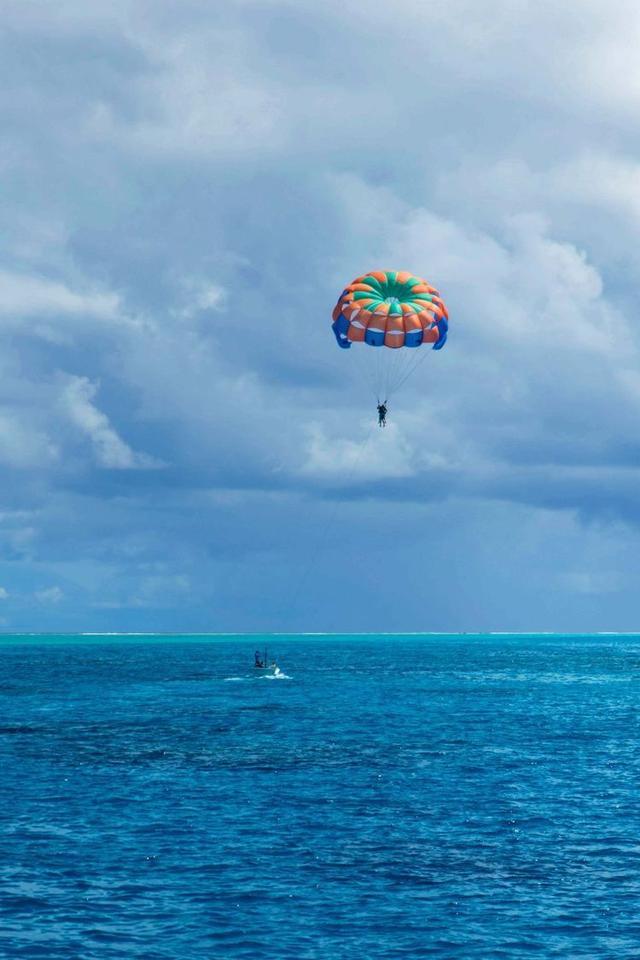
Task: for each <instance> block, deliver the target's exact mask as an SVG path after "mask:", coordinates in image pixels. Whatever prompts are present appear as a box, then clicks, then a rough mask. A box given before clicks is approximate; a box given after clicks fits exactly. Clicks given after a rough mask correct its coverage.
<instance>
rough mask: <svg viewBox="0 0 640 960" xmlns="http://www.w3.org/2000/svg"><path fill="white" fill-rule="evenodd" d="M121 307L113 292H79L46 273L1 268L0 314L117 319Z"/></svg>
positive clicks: (7, 315) (10, 316)
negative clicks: (35, 273) (45, 274)
mask: <svg viewBox="0 0 640 960" xmlns="http://www.w3.org/2000/svg"><path fill="white" fill-rule="evenodd" d="M119 309H120V301H119V298H118V297H117V296H116V295H115V294H113V293H102V292H97V291H90V292H83V293H78V292H76V291H75V290H72V289H71V288H70V287H68V286H67V285H66V284H64V283H61V282H59V281H56V280H49V279H47V278H46V277H39V276H34V275H31V274H26V273H24V274H23V273H15V272H11V271H7V270H0V317H9V318H17V317H33V316H44V317H54V316H56V315H59V314H61V315H63V316H86V317H94V318H95V319H98V320H114V319H116V318H117V317H118V314H119Z"/></svg>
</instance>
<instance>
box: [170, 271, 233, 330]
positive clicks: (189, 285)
mask: <svg viewBox="0 0 640 960" xmlns="http://www.w3.org/2000/svg"><path fill="white" fill-rule="evenodd" d="M181 287H182V300H183V303H182V306H181V307H179V308H178V309H177V310H175V311H174V312H175V314H176V315H177V316H179V317H182V318H183V319H185V320H189V319H191V317H194V316H196V315H197V314H200V313H206V312H208V311H220V310H222V309H223V307H224V304H225V301H226V297H227V291H226V290H225V288H224V287H221V286H220V285H219V284H217V283H212V282H211V281H209V280H206V279H203V278H196V277H188V278H185V279H184V280H183V281H182V283H181Z"/></svg>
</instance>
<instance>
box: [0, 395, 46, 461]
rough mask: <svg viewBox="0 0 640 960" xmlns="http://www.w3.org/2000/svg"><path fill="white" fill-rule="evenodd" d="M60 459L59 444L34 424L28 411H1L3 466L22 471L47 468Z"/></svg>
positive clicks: (0, 428) (0, 431)
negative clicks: (27, 413)
mask: <svg viewBox="0 0 640 960" xmlns="http://www.w3.org/2000/svg"><path fill="white" fill-rule="evenodd" d="M59 457H60V450H59V447H58V446H57V444H54V443H53V442H52V441H51V440H50V439H49V437H48V436H47V435H46V433H45V432H43V431H42V430H40V429H38V428H37V427H36V426H34V425H33V424H32V423H30V422H29V421H28V419H27V415H26V413H25V412H23V411H21V410H19V409H17V408H15V407H13V408H10V412H9V413H3V412H0V463H4V464H5V465H6V466H11V467H17V468H19V469H25V468H29V467H47V466H50V465H51V464H54V463H56V462H57V461H58V460H59Z"/></svg>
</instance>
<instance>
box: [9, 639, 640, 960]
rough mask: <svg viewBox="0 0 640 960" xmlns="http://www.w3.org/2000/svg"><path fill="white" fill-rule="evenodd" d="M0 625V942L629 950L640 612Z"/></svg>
mask: <svg viewBox="0 0 640 960" xmlns="http://www.w3.org/2000/svg"><path fill="white" fill-rule="evenodd" d="M267 642H268V646H269V649H270V651H271V652H272V653H273V654H275V655H276V656H277V659H278V661H279V663H280V666H281V667H282V669H283V671H284V672H285V674H286V675H287V677H286V678H283V679H278V680H272V679H266V678H263V677H257V676H255V675H254V674H255V671H254V670H253V669H252V667H251V664H252V662H253V651H254V650H255V649H256V647H262V646H263V645H264V639H262V638H261V639H259V640H257V639H256V638H252V637H242V636H236V637H226V638H205V637H199V638H174V637H164V638H161V639H158V638H152V637H133V638H127V640H126V641H124V642H121V641H119V640H118V639H117V638H113V637H86V638H60V637H49V638H45V637H28V638H9V637H6V638H4V640H0V658H1V659H0V663H1V667H2V679H1V682H0V752H1V755H0V764H1V769H2V771H3V772H2V777H1V778H0V809H1V850H2V856H1V858H0V881H1V887H2V898H1V908H0V909H1V910H2V923H1V924H0V955H1V956H2V957H6V958H14V957H15V958H17V957H21V958H24V957H28V958H39V957H42V958H47V960H48V958H52V960H53V958H64V960H69V958H74V960H75V958H82V960H84V958H87V960H89V958H103V957H104V958H107V957H108V958H112V957H113V958H116V957H122V958H125V957H126V958H148V960H153V958H157V960H161V958H163V960H164V958H174V957H175V958H194V960H195V958H205V957H207V958H209V957H225V958H274V960H275V958H296V960H302V958H323V960H324V958H354V960H355V958H385V960H387V958H414V957H415V958H418V957H437V958H457V957H461V958H476V957H477V958H482V960H487V958H494V957H508V958H514V960H515V958H525V957H527V958H531V957H535V958H537V957H541V958H542V957H558V956H562V957H571V958H593V957H616V958H624V957H637V956H638V955H639V953H640V947H639V944H640V920H639V919H638V903H639V902H640V813H639V807H640V803H639V800H638V796H639V791H640V738H639V733H640V724H639V718H640V637H638V636H624V637H614V636H606V637H603V636H600V637H560V636H544V637H512V636H457V637H440V636H425V637H418V636H407V637H304V638H297V639H296V638H291V637H273V638H268V639H267Z"/></svg>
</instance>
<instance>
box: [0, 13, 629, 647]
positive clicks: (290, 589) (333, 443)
mask: <svg viewBox="0 0 640 960" xmlns="http://www.w3.org/2000/svg"><path fill="white" fill-rule="evenodd" d="M378 7H379V8H378ZM3 26H4V30H3V32H2V35H1V37H0V63H1V64H2V67H1V68H0V69H1V71H2V83H1V85H0V103H1V114H2V123H1V129H2V135H1V141H0V190H1V193H2V196H1V202H0V630H2V631H5V632H11V631H47V630H58V631H167V632H172V631H177V632H182V631H185V632H187V631H188V632H200V631H203V632H207V631H212V632H225V631H239V632H242V631H256V632H261V631H280V630H282V631H302V630H304V631H405V630H407V631H476V630H477V631H486V630H496V631H500V630H504V631H510V630H513V631H528V630H558V631H575V632H581V631H617V630H620V631H633V630H637V629H640V604H639V602H638V596H639V594H640V590H639V587H640V577H639V572H640V564H639V561H638V557H639V555H640V330H639V318H638V309H637V306H638V295H637V289H638V285H639V283H640V255H639V253H638V251H639V249H640V124H639V122H638V117H639V116H640V60H639V59H638V57H637V50H638V45H639V43H640V9H638V7H637V5H636V4H635V3H632V2H625V0H611V2H609V3H607V4H603V3H602V2H600V0H581V3H580V5H579V11H578V9H577V7H575V6H574V5H570V4H569V5H566V8H565V7H563V6H562V5H560V4H558V3H557V2H553V3H552V2H548V0H537V2H535V3H534V2H526V0H485V2H484V3H482V4H478V3H476V2H475V0H446V2H430V0H395V2H394V3H393V4H380V5H376V4H372V3H371V2H369V0H324V2H323V3H322V4H319V3H317V2H315V0H314V2H311V0H213V2H212V0H182V2H181V3H179V4H176V3H174V2H168V0H147V2H145V0H109V2H108V3H107V2H106V0H95V2H93V3H90V4H87V3H86V0H65V3H63V4H51V3H50V2H48V0H27V2H25V0H5V2H4V4H3ZM371 269H403V270H405V269H406V270H410V271H412V272H413V273H416V274H417V275H419V276H424V277H427V278H428V279H429V281H430V282H432V283H433V284H434V285H435V286H437V287H438V289H439V290H440V292H441V293H442V296H443V297H444V299H445V301H446V303H447V305H448V307H449V313H450V318H451V325H450V337H449V342H448V343H447V345H446V347H445V349H444V350H442V351H440V352H430V353H429V355H428V356H426V357H425V358H424V362H422V363H421V365H420V367H419V369H418V370H417V371H416V373H415V374H414V376H413V377H412V378H411V379H410V380H409V381H408V382H407V383H406V384H405V385H404V386H403V388H402V390H401V391H399V392H398V395H397V396H396V397H394V399H393V402H392V403H390V411H389V425H388V427H387V429H386V430H384V431H381V430H377V429H376V428H375V423H374V420H375V402H374V400H373V399H372V396H371V395H370V392H369V391H368V389H367V387H366V384H364V383H363V381H362V379H361V377H359V376H358V371H357V365H358V363H359V362H360V360H361V359H362V357H355V356H354V354H355V353H356V348H357V347H358V345H356V346H355V347H354V348H353V349H352V350H350V351H346V350H345V351H343V350H339V349H338V348H337V346H336V343H335V340H334V338H333V336H332V334H331V329H330V321H331V316H330V315H331V309H332V307H333V305H334V303H335V301H336V299H337V297H338V295H339V294H340V292H341V291H342V289H343V287H344V285H345V283H347V282H348V281H350V280H351V279H352V278H353V277H354V276H357V275H360V274H362V273H366V272H367V271H369V270H371ZM361 349H372V348H365V347H363V348H361ZM354 361H355V362H354ZM372 427H373V429H372Z"/></svg>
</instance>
